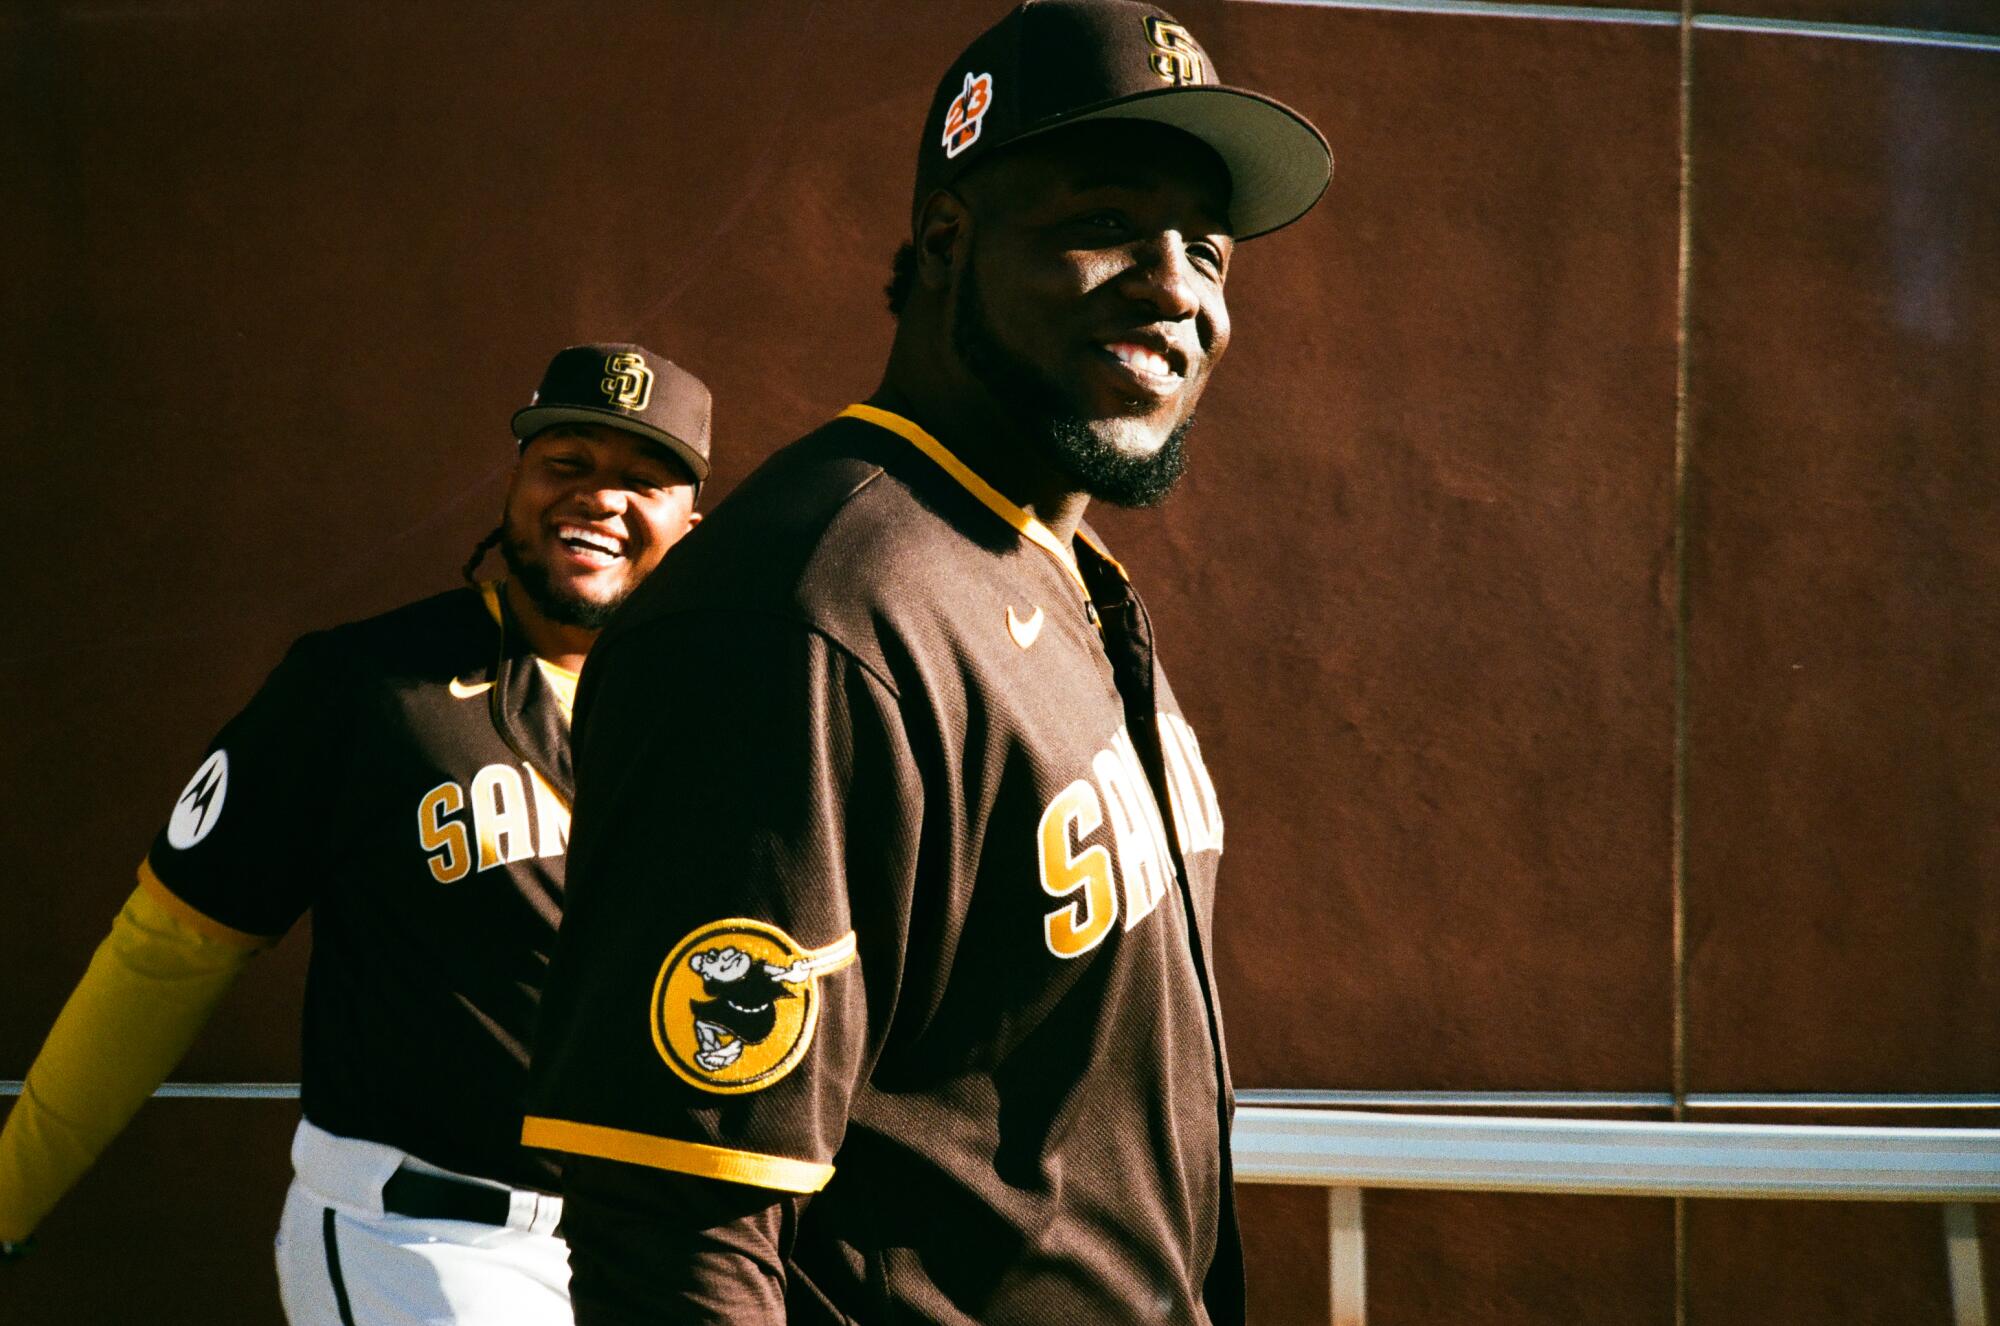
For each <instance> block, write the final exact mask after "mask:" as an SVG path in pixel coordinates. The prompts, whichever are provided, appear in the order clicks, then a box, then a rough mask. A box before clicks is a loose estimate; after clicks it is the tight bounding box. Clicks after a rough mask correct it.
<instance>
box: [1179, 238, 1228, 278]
mask: <svg viewBox="0 0 2000 1326" xmlns="http://www.w3.org/2000/svg"><path fill="white" fill-rule="evenodd" d="M1187 253H1188V257H1189V258H1191V259H1193V260H1194V261H1195V262H1198V263H1200V264H1201V265H1202V266H1204V267H1206V268H1208V270H1209V271H1211V272H1217V273H1220V272H1221V271H1222V250H1221V249H1219V248H1217V247H1216V246H1215V245H1213V244H1190V245H1188V249H1187Z"/></svg>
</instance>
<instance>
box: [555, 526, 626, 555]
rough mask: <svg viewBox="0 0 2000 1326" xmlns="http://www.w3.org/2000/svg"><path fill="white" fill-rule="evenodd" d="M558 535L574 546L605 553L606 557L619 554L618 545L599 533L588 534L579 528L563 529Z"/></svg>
mask: <svg viewBox="0 0 2000 1326" xmlns="http://www.w3.org/2000/svg"><path fill="white" fill-rule="evenodd" d="M557 537H559V538H560V539H561V540H562V541H563V542H564V543H566V544H568V545H569V546H570V547H572V548H586V549H588V550H590V551H591V552H600V553H603V554H604V555H605V556H606V557H616V556H617V555H618V545H617V544H615V543H613V542H612V541H611V540H610V539H607V538H605V537H603V536H602V535H599V534H586V533H584V532H583V531H582V530H578V529H566V530H563V531H562V532H561V533H560V534H559V535H558V536H557Z"/></svg>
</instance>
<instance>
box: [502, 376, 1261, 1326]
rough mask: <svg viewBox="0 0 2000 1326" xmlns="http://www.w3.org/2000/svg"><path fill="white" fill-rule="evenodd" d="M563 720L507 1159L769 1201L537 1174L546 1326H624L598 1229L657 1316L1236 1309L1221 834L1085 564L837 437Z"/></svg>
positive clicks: (1109, 601) (948, 481)
mask: <svg viewBox="0 0 2000 1326" xmlns="http://www.w3.org/2000/svg"><path fill="white" fill-rule="evenodd" d="M578 713H579V728H578V738H577V759H578V782H579V794H580V807H581V809H580V813H579V817H578V819H577V821H576V825H575V836H574V839H573V841H572V848H571V850H572V853H573V859H572V866H571V870H572V874H571V883H570V893H569V906H568V912H567V915H566V919H565V922H564V926H565V929H564V932H563V934H562V937H561V941H560V945H559V951H558V956H557V960H556V963H555V966H554V968H553V970H552V972H551V981H550V986H549V991H548V997H547V1000H546V1002H545V1003H544V1006H543V1017H542V1020H541V1022H540V1024H539V1026H538V1029H537V1036H536V1050H535V1062H534V1067H533V1070H532V1075H531V1077H532V1081H531V1085H530V1096H529V1112H530V1117H529V1119H528V1121H527V1125H526V1129H525V1137H526V1139H527V1140H528V1141H529V1142H531V1143H533V1144H535V1145H540V1146H546V1147H551V1148H555V1149H558V1150H562V1151H566V1152H569V1153H571V1154H572V1155H574V1156H578V1157H588V1158H594V1159H592V1160H588V1161H582V1160H580V1161H578V1162H577V1164H578V1169H579V1171H585V1170H586V1168H587V1167H588V1166H590V1165H596V1166H597V1167H598V1168H599V1169H602V1168H603V1165H602V1162H604V1161H611V1162H621V1165H620V1166H618V1167H616V1168H617V1170H618V1172H619V1173H620V1174H621V1175H636V1174H638V1173H639V1169H638V1168H636V1167H644V1168H645V1169H646V1170H650V1171H654V1172H657V1175H660V1176H664V1175H679V1176H690V1177H693V1178H697V1179H705V1180H724V1181H727V1183H728V1184H730V1185H737V1187H736V1188H734V1189H731V1191H737V1192H746V1191H750V1190H762V1191H763V1192H764V1193H765V1197H764V1198H762V1199H759V1200H761V1201H764V1202H767V1203H769V1204H772V1206H773V1207H774V1209H776V1210H778V1211H780V1212H781V1216H780V1217H771V1216H770V1215H769V1213H768V1212H766V1213H765V1214H764V1215H763V1216H761V1217H760V1216H754V1215H752V1216H745V1217H744V1218H743V1220H742V1221H741V1222H740V1224H741V1229H742V1230H743V1231H747V1232H745V1233H743V1234H742V1237H740V1238H739V1237H735V1236H730V1237H720V1236H718V1235H717V1233H716V1229H717V1228H720V1226H715V1227H710V1228H707V1229H706V1230H702V1229H697V1228H696V1226H698V1225H700V1224H701V1223H702V1222H703V1221H709V1222H714V1221H715V1220H716V1216H715V1215H714V1212H715V1211H716V1210H717V1209H719V1208H728V1207H729V1205H730V1204H729V1203H728V1202H727V1201H720V1202H719V1203H718V1202H717V1201H714V1200H709V1201H706V1202H705V1203H704V1204H699V1205H697V1206H694V1207H689V1206H686V1205H684V1204H681V1203H680V1202H679V1199H680V1198H681V1197H684V1196H686V1195H687V1194H688V1193H690V1192H691V1191H693V1189H691V1188H690V1186H689V1184H688V1181H687V1178H683V1179H680V1180H673V1181H668V1180H666V1179H664V1178H661V1179H660V1181H659V1183H658V1186H656V1187H654V1188H653V1189H651V1190H648V1189H646V1188H645V1186H644V1184H643V1183H640V1184H639V1185H638V1186H636V1187H634V1188H633V1189H632V1190H631V1191H630V1192H628V1193H627V1194H626V1195H625V1196H622V1197H621V1198H620V1199H619V1202H620V1203H623V1202H625V1201H627V1200H628V1199H629V1200H630V1201H631V1202H633V1203H634V1204H635V1205H633V1206H632V1207H631V1208H629V1209H625V1208H622V1207H621V1210H620V1211H619V1212H617V1213H616V1215H615V1219H614V1216H613V1214H612V1213H610V1212H608V1211H607V1210H603V1209H600V1205H601V1204H594V1203H595V1202H596V1197H595V1196H594V1193H595V1191H596V1190H594V1189H592V1188H590V1187H589V1186H583V1187H582V1188H581V1190H580V1188H579V1186H578V1185H575V1184H572V1186H571V1187H570V1189H569V1195H570V1198H571V1201H570V1206H569V1208H568V1214H566V1216H565V1223H566V1226H567V1228H568V1230H569V1233H570V1236H571V1242H572V1246H573V1249H574V1256H573V1261H574V1262H575V1264H576V1265H577V1266H578V1267H579V1273H578V1283H577V1298H576V1302H577V1312H578V1319H579V1321H583V1322H590V1321H593V1320H599V1319H602V1320H613V1319H617V1320H625V1319H626V1318H625V1317H623V1316H618V1315H617V1314H616V1312H615V1311H614V1310H613V1309H612V1307H611V1306H610V1305H609V1304H608V1303H605V1304H603V1305H602V1310H603V1311H605V1313H606V1314H607V1315H605V1316H604V1317H602V1318H598V1317H596V1316H595V1315H593V1314H594V1313H595V1312H596V1311H598V1310H599V1308H600V1304H599V1302H598V1301H597V1299H596V1297H595V1296H596V1295H597V1293H598V1289H597V1285H598V1284H599V1283H600V1281H599V1279H598V1277H597V1275H596V1272H595V1269H594V1268H595V1265H596V1263H594V1262H593V1258H595V1257H598V1256H599V1255H601V1249H599V1247H598V1246H597V1244H596V1240H595V1236H594V1233H593V1231H595V1230H598V1229H602V1228H606V1227H608V1226H609V1225H611V1224H613V1223H618V1222H624V1224H623V1225H622V1227H624V1228H628V1229H631V1230H634V1231H637V1230H639V1229H641V1228H642V1227H643V1229H644V1231H645V1232H644V1233H643V1235H641V1234H640V1233H638V1232H634V1233H633V1235H632V1237H631V1238H630V1239H629V1240H628V1241H627V1242H626V1244H625V1246H628V1247H631V1248H636V1249H639V1250H640V1251H638V1252H636V1253H633V1254H630V1255H628V1254H626V1253H624V1252H620V1253H617V1254H616V1255H617V1256H618V1257H619V1258H620V1259H621V1264H620V1265H618V1266H617V1267H616V1268H615V1272H616V1273H615V1274H613V1275H609V1277H608V1279H609V1280H616V1281H619V1282H620V1288H619V1290H618V1292H619V1293H620V1294H621V1295H622V1296H623V1299H624V1302H625V1303H626V1304H630V1303H635V1302H639V1301H642V1300H644V1301H646V1302H647V1303H648V1308H649V1310H658V1311H660V1312H662V1313H663V1314H665V1315H664V1316H663V1318H662V1319H672V1320H704V1321H705V1320H752V1319H763V1318H764V1317H767V1316H769V1315H770V1304H772V1303H773V1302H774V1301H775V1295H774V1294H773V1293H772V1292H771V1282H772V1281H774V1280H775V1279H776V1278H777V1277H779V1276H782V1277H783V1279H784V1280H785V1282H786V1283H785V1286H784V1293H785V1297H786V1299H787V1301H788V1305H789V1306H788V1309H787V1310H788V1312H789V1315H790V1319H791V1320H792V1321H794V1322H801V1321H848V1320H857V1321H889V1320H895V1321H913V1322H934V1323H961V1324H969V1323H974V1322H977V1323H982V1324H983V1326H997V1324H1000V1323H1047V1322H1054V1321H1065V1322H1069V1321H1076V1322H1084V1321H1088V1322H1100V1321H1104V1322H1108V1321H1138V1320H1145V1321H1173V1322H1210V1321H1213V1322H1223V1323H1227V1322H1237V1321H1240V1320H1241V1318H1242V1310H1243V1309H1242V1290H1241V1272H1240V1253H1239V1249H1238V1244H1237V1234H1236V1227H1235V1217H1234V1210H1233V1202H1232V1197H1231V1192H1232V1185H1231V1180H1230V1168H1229V1155H1228V1129H1229V1118H1230V1113H1231V1101H1230V1090H1229V1080H1228V1074H1227V1070H1226V1068H1225V1061H1224V1054H1223V1047H1222V1033H1221V1026H1220V1022H1219V1017H1218V1013H1217V1008H1216V1001H1215V990H1214V982H1213V978H1212V975H1211V970H1210V962H1209V954H1210V952H1211V942H1210V930H1209V926H1210V916H1211V912H1212V909H1213V904H1214V891H1215V872H1216V865H1217V861H1218V859H1219V857H1220V854H1221V849H1222V839H1223V827H1222V817H1221V812H1220V810H1219V808H1218V806H1217V803H1216V798H1215V792H1214V788H1213V786H1212V784H1211V781H1210V778H1209V775H1208V773H1207V771H1206V770H1205V769H1204V767H1203V765H1202V761H1201V756H1200V750H1199V747H1198V745H1197V744H1196V741H1195V737H1194V733H1193V731H1192V730H1191V729H1190V728H1189V726H1188V724H1187V722H1186V720H1185V719H1184V718H1183V717H1182V715H1181V713H1180V710H1179V708H1178V707H1177V706H1176V705H1175V703H1174V698H1173V694H1172V692H1171V690H1170V689H1169V688H1168V685H1167V682H1166V678H1165V676H1164V674H1163V673H1162V672H1161V670H1160V668H1159V665H1158V662H1157V661H1156V659H1155V657H1154V652H1153V647H1152V634H1151V625H1150V622H1149V620H1148V618H1147V615H1146V611H1145V609H1144V607H1143V606H1142V605H1141V604H1140V602H1139V600H1138V598H1137V597H1136V595H1134V594H1133V592H1132V590H1131V587H1130V585H1129V584H1128V583H1127V581H1126V579H1125V576H1124V573H1123V571H1122V570H1121V569H1120V568H1119V567H1118V565H1117V563H1116V562H1114V561H1113V560H1111V558H1110V557H1109V556H1108V555H1107V554H1105V553H1103V552H1102V551H1101V550H1099V549H1098V548H1097V546H1096V545H1095V543H1094V542H1092V541H1091V540H1090V539H1089V537H1088V535H1087V534H1085V535H1084V536H1081V537H1079V539H1078V540H1077V541H1076V543H1075V545H1074V546H1073V547H1070V548H1065V547H1063V546H1061V545H1060V544H1059V543H1058V542H1057V540H1056V538H1055V536H1054V535H1053V534H1052V533H1051V531H1049V530H1048V529H1047V528H1046V527H1045V526H1043V525H1041V524H1040V523H1039V522H1037V521H1035V520H1034V519H1033V518H1032V517H1030V516H1028V515H1027V513H1025V512H1023V511H1021V510H1020V509H1019V508H1017V507H1015V506H1014V505H1013V504H1012V503H1010V502H1008V501H1007V500H1006V498H1004V497H1003V496H1001V495H1000V494H999V493H997V492H995V491H994V490H993V489H991V488H990V487H989V486H988V485H986V484H985V483H984V482H983V481H982V480H981V479H980V478H979V477H978V476H977V475H976V474H973V473H972V472H971V471H970V470H968V469H967V468H966V467H965V466H964V465H963V464H962V463H961V462H960V461H958V459H957V458H956V457H954V456H953V455H952V454H951V453H950V452H949V451H947V450H946V449H945V448H944V447H943V446H942V445H941V444H940V443H939V442H938V441H937V440H936V439H934V438H932V437H931V436H930V435H929V434H927V433H926V432H924V430H923V429H921V428H920V427H918V426H917V425H916V424H914V423H913V422H911V421H910V420H908V419H905V418H902V417H900V416H898V415H894V414H891V413H889V412H887V411H884V410H880V409H876V408H873V407H869V406H855V407H851V408H850V409H849V410H848V411H847V412H846V414H845V415H843V417H841V418H839V419H836V420H835V421H833V422H832V423H830V424H828V425H827V426H825V427H823V428H821V429H820V430H818V431H817V432H815V433H813V434H812V435H810V436H808V437H807V438H805V439H804V440H802V441H800V442H798V443H795V444H794V445H792V446H790V447H788V448H786V449H785V450H783V451H782V452H780V453H779V454H778V455H777V456H775V457H774V458H773V459H772V460H771V461H770V462H768V463H767V464H766V465H765V466H764V467H763V468H762V469H761V470H760V471H759V472H758V473H757V474H756V475H754V476H753V477H752V478H751V479H750V480H749V481H748V482H746V483H745V485H744V486H743V487H742V488H741V489H739V490H738V491H737V493H735V494H734V495H733V496H732V497H731V498H730V499H729V500H728V501H727V502H725V503H723V504H722V506H721V507H720V508H719V509H718V510H717V511H716V512H715V513H714V514H713V515H712V516H711V517H710V518H709V520H708V521H707V522H706V523H704V524H703V525H702V526H701V527H700V529H698V530H697V531H695V533H694V534H693V535H691V536H690V537H689V538H688V539H687V540H686V541H685V542H684V543H683V544H682V545H680V547H679V548H678V549H677V550H676V552H675V554H674V558H673V559H672V561H671V562H670V563H669V564H668V565H667V566H666V567H665V568H664V569H663V570H662V571H661V572H660V573H659V574H657V575H656V576H655V577H654V578H653V579H652V580H650V581H649V582H648V583H647V584H646V585H645V586H644V587H642V588H641V589H640V590H639V591H638V593H637V594H636V595H635V596H634V599H633V601H632V603H631V604H630V605H629V607H628V608H627V610H626V611H625V612H624V613H622V614H621V615H620V617H619V618H618V619H617V620H616V621H615V622H614V623H613V624H612V626H611V627H610V628H609V630H608V631H607V632H606V634H605V636H604V637H603V639H602V640H600V642H599V644H598V646H597V648H596V649H595V650H594V651H593V652H592V656H591V661H590V663H589V665H588V667H587V668H586V669H585V672H584V679H583V685H582V689H581V694H580V695H579V710H578ZM808 1194H810V1196H809V1197H808V1196H807V1195H808ZM755 1205H756V1203H755V1202H751V1203H748V1204H747V1205H745V1204H743V1203H738V1208H740V1209H744V1210H748V1209H750V1208H751V1207H754V1206H755ZM634 1210H637V1211H642V1212H643V1219H642V1220H641V1222H640V1224H639V1225H632V1224H630V1219H631V1216H632V1211H634ZM696 1211H698V1212H699V1213H698V1214H693V1213H690V1212H696ZM677 1221H678V1222H680V1223H679V1225H678V1226H677V1225H676V1222H677ZM677 1231H678V1232H677ZM723 1234H725V1235H726V1234H728V1229H726V1228H725V1229H723ZM619 1237H622V1236H619ZM718 1238H720V1242H721V1243H723V1244H727V1245H729V1246H730V1247H732V1248H735V1249H737V1251H733V1252H730V1253H729V1254H728V1255H724V1256H719V1257H718V1256H713V1255H710V1254H711V1253H712V1252H713V1251H714V1249H715V1247H716V1246H717V1245H718ZM612 1242H613V1243H617V1242H618V1238H617V1237H614V1238H613V1240H612ZM697 1245H700V1246H702V1247H703V1248H704V1249H705V1251H704V1252H703V1253H702V1256H701V1258H700V1259H699V1260H698V1261H697V1262H695V1263H693V1265H692V1269H690V1267H689V1266H688V1265H674V1264H672V1263H673V1259H674V1258H675V1257H676V1256H682V1257H683V1260H685V1257H686V1255H687V1254H686V1249H689V1248H693V1247H696V1246H697ZM607 1246H609V1245H607ZM677 1250H678V1251H677ZM627 1262H629V1263H632V1264H624V1263H627ZM780 1267H782V1270H780V1269H779V1268H780ZM648 1281H650V1282H651V1288H650V1289H649V1288H648V1287H647V1282H648ZM653 1291H657V1292H653ZM649 1319H650V1318H649Z"/></svg>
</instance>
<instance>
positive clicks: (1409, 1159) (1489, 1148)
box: [0, 1080, 2000, 1326]
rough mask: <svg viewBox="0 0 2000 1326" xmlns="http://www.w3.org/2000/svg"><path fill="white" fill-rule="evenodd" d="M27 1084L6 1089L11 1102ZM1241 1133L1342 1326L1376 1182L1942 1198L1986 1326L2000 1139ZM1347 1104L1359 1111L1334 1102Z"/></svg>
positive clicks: (1291, 1095)
mask: <svg viewBox="0 0 2000 1326" xmlns="http://www.w3.org/2000/svg"><path fill="white" fill-rule="evenodd" d="M20 1090H21V1083H20V1082H19V1081H18V1080H14V1081H0V1097H6V1096H11V1095H16V1094H18V1093H19V1092H20ZM298 1090H299V1088H298V1084H297V1083H295V1082H169V1083H167V1084H165V1085H163V1086H162V1087H161V1088H160V1089H159V1090H158V1092H156V1093H155V1094H157V1095H160V1096H168V1097H207V1098H220V1099H292V1098H296V1097H297V1095H298ZM1237 1100H1238V1102H1239V1106H1238V1109H1237V1112H1236V1133H1235V1136H1234V1138H1232V1139H1231V1152H1232V1155H1233V1158H1234V1161H1235V1168H1236V1177H1237V1179H1238V1180H1239V1181H1241V1182H1243V1183H1268V1184H1288V1185H1294V1186H1310V1187H1321V1188H1325V1189H1326V1190H1327V1218H1328V1254H1329V1262H1330V1267H1331V1277H1332V1280H1331V1286H1330V1288H1331V1291H1332V1303H1333V1322H1334V1326H1363V1323H1364V1322H1365V1320H1366V1316H1367V1242H1366V1234H1365V1227H1364V1224H1363V1212H1362V1198H1361V1194H1362V1191H1363V1190H1364V1189H1367V1188H1429V1189H1443V1190H1448V1191H1455V1192H1511V1193H1566V1194H1584V1195H1595V1196H1619V1197H1671V1198H1688V1197H1730V1198H1769V1199H1786V1198H1790V1199H1812V1200H1817V1201H1839V1200H1852V1201H1874V1202H1884V1201H1906V1202H1935V1203H1939V1204H1941V1205H1942V1207H1943V1212H1944V1242H1945V1255H1946V1266H1947V1272H1948V1275H1949V1278H1950V1286H1951V1301H1952V1312H1953V1322H1954V1324H1955V1326H1986V1322H1987V1314H1986V1291H1985V1286H1984V1283H1983V1281H1982V1278H1981V1270H1980V1247H1979V1230H1978V1223H1977V1221H1976V1219H1975V1213H1974V1211H1973V1208H1972V1205H1971V1204H1972V1203H1975V1202H1992V1201H2000V1128H1879V1127H1867V1128H1862V1127H1844V1126H1843V1127H1832V1126H1822V1125H1812V1126H1804V1125H1785V1124H1741V1123H1663V1122H1648V1121H1638V1120H1601V1119H1564V1118H1547V1117H1521V1116H1519V1115H1515V1116H1511V1117H1508V1116H1499V1117H1483V1118H1482V1117H1470V1116H1462V1115H1453V1114H1445V1113H1419V1114H1379V1113H1370V1112H1368V1111H1367V1110H1366V1109H1357V1108H1351V1107H1355V1106H1364V1107H1371V1108H1376V1109H1382V1108H1401V1109H1410V1108H1415V1109H1423V1110H1438V1109H1440V1108H1442V1109H1514V1110H1521V1109H1529V1110H1538V1111H1559V1110H1592V1111H1612V1110H1621V1109H1624V1110H1647V1111H1650V1110H1663V1109H1666V1108H1669V1107H1671V1106H1672V1104H1673V1098H1672V1097H1671V1096H1668V1095H1664V1094H1657V1093H1649V1092H1622V1093H1621V1092H1505V1091H1490V1092H1466V1091H1460V1092H1444V1091H1403V1092H1397V1091H1304V1090H1269V1089H1267V1090H1256V1089H1246V1090H1243V1091H1239V1092H1238V1093H1237ZM1687 1103H1688V1104H1689V1105H1694V1106H1701V1107H1706V1108H1714V1109H1725V1108H1726V1109H1732V1110H1744V1109H1812V1110H1815V1111H1820V1112H1829V1111H1830V1112H1839V1111H1842V1110H1861V1109H1865V1110H1869V1111H1877V1110H1892V1109H1923V1110H1926V1111H1953V1110H1970V1111H1980V1112H1986V1111H1996V1112H2000V1096H1994V1095H1923V1096H1917V1095H1825V1094H1778V1095H1772V1094H1762V1095H1741V1094H1733V1093H1712V1094H1705V1095H1702V1096H1699V1097H1695V1096H1690V1097H1689V1098H1688V1101H1687ZM1328 1106H1341V1107H1350V1108H1328Z"/></svg>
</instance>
